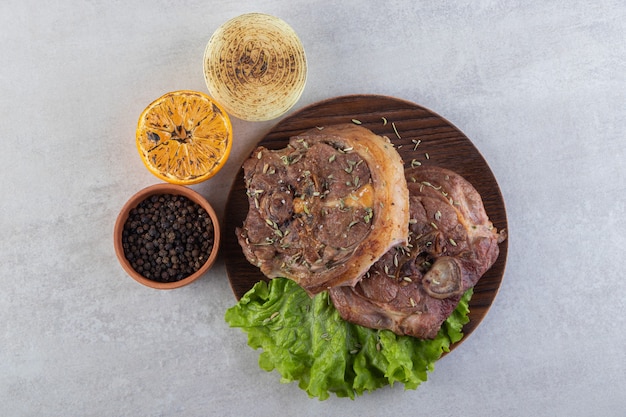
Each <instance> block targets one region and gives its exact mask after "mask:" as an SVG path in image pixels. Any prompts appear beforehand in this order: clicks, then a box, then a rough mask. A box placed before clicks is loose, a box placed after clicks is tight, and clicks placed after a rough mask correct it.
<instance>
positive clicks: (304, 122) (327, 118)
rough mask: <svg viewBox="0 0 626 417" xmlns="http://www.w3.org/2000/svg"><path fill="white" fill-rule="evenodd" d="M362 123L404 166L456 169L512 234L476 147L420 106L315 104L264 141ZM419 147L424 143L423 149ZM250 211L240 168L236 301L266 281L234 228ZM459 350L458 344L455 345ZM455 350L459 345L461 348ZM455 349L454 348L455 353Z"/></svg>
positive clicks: (485, 296)
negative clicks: (384, 140) (392, 147)
mask: <svg viewBox="0 0 626 417" xmlns="http://www.w3.org/2000/svg"><path fill="white" fill-rule="evenodd" d="M355 121H356V122H357V123H358V122H360V123H361V125H362V126H364V127H366V128H368V129H370V130H371V131H373V132H374V133H376V134H378V135H385V136H387V137H388V138H389V139H391V141H392V142H393V143H394V144H395V146H396V149H397V150H398V152H399V153H400V155H401V156H402V158H403V160H404V163H405V167H410V166H411V163H412V162H413V161H416V162H419V163H421V164H422V165H437V166H441V167H444V168H448V169H451V170H453V171H455V172H457V173H458V174H460V175H462V176H463V177H465V178H466V179H467V180H468V181H470V182H471V183H472V184H473V185H474V187H475V188H476V189H477V190H478V192H479V193H480V195H481V196H482V199H483V203H484V205H485V210H486V211H487V215H488V216H489V218H490V220H491V221H492V222H493V224H494V226H495V227H497V229H498V230H501V229H507V219H506V210H505V206H504V201H503V199H502V194H501V192H500V188H499V187H498V184H497V182H496V179H495V177H494V175H493V173H492V172H491V169H490V168H489V166H488V165H487V162H486V161H485V159H484V158H483V157H482V155H481V154H480V152H479V151H478V150H477V149H476V147H475V146H474V145H473V144H472V142H471V141H470V140H469V139H468V138H467V137H466V136H465V135H464V134H463V133H462V132H461V131H460V130H459V129H457V128H456V127H455V126H453V125H452V124H451V123H450V122H448V121H447V120H445V119H444V118H442V117H441V116H439V115H437V114H435V113H433V112H432V111H430V110H428V109H425V108H423V107H421V106H419V105H417V104H414V103H411V102H408V101H405V100H401V99H397V98H393V97H387V96H378V95H352V96H342V97H335V98H331V99H328V100H324V101H321V102H318V103H315V104H312V105H310V106H308V107H306V108H303V109H302V110H299V111H298V112H296V113H294V114H292V115H291V116H289V117H287V118H285V119H283V120H281V121H280V122H278V123H277V124H276V125H275V126H274V127H273V128H272V129H271V130H270V132H269V133H268V134H267V135H266V136H265V137H264V138H263V139H261V141H260V142H259V145H263V146H265V147H266V148H268V149H280V148H283V147H285V146H286V145H287V143H288V141H289V138H290V137H291V136H294V135H296V134H299V133H302V132H304V131H306V130H309V129H312V128H315V127H322V126H329V125H333V124H339V123H350V122H353V123H354V122H355ZM418 143H419V144H418ZM247 212H248V199H247V196H246V189H245V184H244V181H243V169H240V170H239V171H238V173H237V175H236V177H235V180H234V183H233V185H232V187H231V190H230V194H229V196H228V200H227V202H226V210H225V218H224V225H223V229H222V249H221V251H222V256H223V257H224V260H225V263H226V272H227V274H228V279H229V281H230V285H231V288H232V290H233V292H234V294H235V297H236V298H237V299H239V298H241V297H242V296H243V295H244V294H245V293H246V292H247V291H248V290H249V289H251V288H252V286H253V285H254V284H255V283H257V282H258V281H260V280H264V279H266V278H265V277H264V276H263V275H262V274H261V272H260V271H259V269H258V268H256V267H254V266H253V265H251V264H250V263H248V261H247V260H246V258H245V257H244V255H243V253H242V251H241V248H240V246H239V243H238V242H237V238H236V236H235V228H236V227H240V226H241V225H242V224H243V221H244V219H245V217H246V214H247ZM507 248H508V240H505V241H504V242H502V243H501V244H500V255H499V257H498V259H497V261H496V263H495V264H494V265H493V266H492V267H491V269H490V270H489V271H487V273H485V275H484V276H483V277H482V278H481V279H480V281H479V282H478V284H477V285H476V287H475V288H474V295H473V297H472V299H471V302H470V321H469V323H467V324H466V325H465V326H464V328H463V332H464V334H465V337H464V338H463V339H465V338H466V337H467V336H468V335H469V334H470V333H472V331H474V329H475V328H476V327H477V326H478V325H479V324H480V322H481V321H482V319H483V318H484V317H485V315H486V314H487V311H488V310H489V307H490V306H491V303H492V302H493V300H494V298H495V296H496V293H497V292H498V289H499V288H500V283H501V281H502V276H503V274H504V268H505V264H506V257H507ZM456 345H458V343H457V344H456ZM456 345H455V346H456ZM455 346H451V349H452V348H454V347H455Z"/></svg>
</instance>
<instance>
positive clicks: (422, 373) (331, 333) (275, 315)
mask: <svg viewBox="0 0 626 417" xmlns="http://www.w3.org/2000/svg"><path fill="white" fill-rule="evenodd" d="M471 296H472V290H471V289H470V290H468V291H467V292H466V293H465V294H464V295H463V297H462V299H461V301H460V302H459V305H458V306H457V308H456V310H455V311H454V312H453V314H452V315H451V316H450V317H449V318H448V319H447V320H446V321H445V322H444V324H443V325H442V327H441V330H440V331H439V334H438V335H437V337H436V338H435V339H433V340H422V339H416V338H413V337H410V336H398V335H396V334H394V333H393V332H391V331H389V330H373V329H368V328H365V327H362V326H358V325H355V324H352V323H348V322H346V321H344V320H343V319H342V318H341V317H340V315H339V313H338V311H337V310H336V309H335V308H334V306H333V304H332V302H331V300H330V298H329V296H328V293H327V292H324V293H321V294H318V295H316V296H315V297H313V298H311V297H309V296H308V294H307V293H306V292H305V291H304V290H303V289H302V288H301V287H300V286H298V285H297V284H296V283H295V282H293V281H291V280H288V279H282V278H280V279H273V280H271V281H270V282H269V283H267V282H264V281H261V282H258V283H257V284H256V285H255V286H254V287H253V288H252V289H251V290H250V291H248V292H247V293H246V294H245V295H244V296H243V297H242V298H241V299H240V300H239V302H238V303H237V304H236V305H234V306H233V307H231V308H229V309H228V310H227V311H226V314H225V319H226V322H227V323H228V324H229V325H230V326H231V327H238V328H241V329H242V330H243V331H244V332H246V333H247V335H248V345H249V346H250V347H252V348H254V349H262V352H261V354H260V356H259V366H260V367H261V368H262V369H264V370H266V371H268V372H269V371H272V370H274V369H276V370H277V371H278V372H279V373H280V375H281V382H283V383H290V382H294V381H297V382H298V386H299V387H300V388H301V389H303V390H304V391H306V393H307V394H308V395H309V396H310V397H312V398H313V397H317V398H318V399H320V400H325V399H327V398H329V396H330V393H334V394H335V395H336V396H338V397H348V398H351V399H354V398H355V396H358V395H362V394H363V393H364V392H366V391H368V392H369V391H373V390H375V389H377V388H380V387H383V386H386V385H391V386H393V384H395V383H401V384H404V387H405V389H416V388H417V387H418V386H419V385H420V384H421V383H422V382H424V381H426V379H427V373H428V372H432V371H433V370H434V363H435V362H436V361H437V360H438V359H439V358H440V357H441V355H442V353H443V352H448V351H449V349H450V345H451V344H452V343H455V342H458V341H459V340H461V338H462V337H463V333H462V328H463V325H464V324H465V323H467V322H468V321H469V317H468V314H469V307H468V303H469V300H470V298H471Z"/></svg>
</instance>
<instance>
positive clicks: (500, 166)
mask: <svg viewBox="0 0 626 417" xmlns="http://www.w3.org/2000/svg"><path fill="white" fill-rule="evenodd" d="M255 11H256V12H264V13H269V14H274V15H276V16H279V17H281V18H283V19H284V20H286V21H287V22H288V23H289V24H290V25H291V26H292V27H293V28H294V29H295V30H296V32H297V33H298V34H299V35H300V37H301V40H302V42H303V44H304V46H305V49H306V53H307V58H308V61H309V79H308V84H307V87H306V89H305V91H304V94H303V96H302V98H301V100H300V101H299V102H298V104H297V105H296V107H295V108H294V110H295V109H297V108H301V107H303V106H305V105H308V104H311V103H314V102H316V101H318V100H321V99H325V98H329V97H333V96H338V95H344V94H352V93H374V94H385V95H392V96H397V97H400V98H403V99H407V100H410V101H413V102H416V103H419V104H421V105H423V106H425V107H428V108H430V109H432V110H433V111H435V112H437V113H439V114H441V115H442V116H444V117H445V118H447V119H448V120H450V121H451V122H452V123H454V124H455V125H456V126H457V127H459V128H460V129H461V130H462V131H463V132H464V133H465V134H466V135H467V136H468V137H469V138H470V139H471V140H472V141H473V142H474V144H475V145H476V146H477V147H478V149H479V150H480V151H481V153H482V154H483V155H484V157H485V158H486V160H487V161H488V163H489V165H490V166H491V168H492V170H493V172H494V174H495V176H496V178H497V179H498V182H499V184H500V187H501V189H502V193H503V195H504V198H505V201H506V205H507V211H508V220H509V230H510V241H509V256H508V263H507V268H506V273H505V276H504V280H503V283H502V286H501V288H500V292H499V294H498V296H497V297H496V299H495V302H494V304H493V306H492V308H491V310H490V311H489V314H488V315H487V317H486V318H485V320H484V321H483V322H482V323H481V325H480V326H479V327H478V329H477V330H476V331H475V332H474V333H473V334H472V335H471V336H470V337H469V338H468V339H467V340H466V341H465V342H464V343H463V345H462V346H460V347H459V348H458V349H456V350H455V351H454V352H453V353H452V354H450V355H448V356H447V357H445V358H444V359H442V360H441V361H439V362H438V363H437V365H436V368H435V371H434V372H433V373H431V374H430V377H429V380H428V382H426V383H424V384H423V385H422V386H421V387H420V388H419V389H417V390H416V391H404V389H403V388H402V386H395V387H393V388H390V389H381V390H378V391H375V392H374V393H371V394H368V395H364V396H362V397H359V398H358V399H357V400H355V401H350V400H346V399H338V398H334V397H332V398H331V399H329V400H327V401H324V402H320V401H318V400H316V399H309V398H308V397H307V396H306V394H305V393H304V392H303V391H301V390H299V389H298V388H297V386H296V384H281V383H280V382H279V379H280V378H279V376H278V375H277V374H276V373H267V372H265V371H262V370H260V369H259V367H258V366H257V358H258V352H256V351H253V350H252V349H249V348H248V347H247V345H246V338H245V335H244V334H243V333H241V332H240V331H239V330H237V329H230V328H229V327H228V326H227V325H226V324H225V322H224V319H223V316H224V311H225V310H226V309H227V308H228V307H230V306H231V305H232V304H233V303H234V301H235V299H234V296H233V294H232V292H231V290H230V287H229V283H228V280H227V277H226V273H225V268H224V265H223V260H221V259H220V260H219V261H218V264H217V266H216V267H215V268H214V269H213V270H211V271H210V272H209V273H207V274H206V275H205V276H204V277H202V279H200V280H199V281H197V282H196V283H194V284H193V285H190V286H188V287H185V288H182V289H178V290H175V291H169V292H168V291H157V290H151V289H148V288H146V287H143V286H141V285H139V284H137V283H136V282H135V281H133V280H131V279H130V278H129V277H128V276H127V275H126V274H125V273H124V271H123V270H122V268H121V267H120V265H119V264H118V262H117V260H116V257H115V254H114V250H113V243H112V229H113V224H114V222H115V218H116V216H117V213H118V211H119V209H120V208H121V207H122V205H123V204H124V202H125V201H126V200H127V199H128V198H129V197H130V196H131V195H132V194H134V193H135V192H136V191H138V190H139V189H141V188H143V187H145V186H148V185H151V184H154V183H156V182H158V180H157V179H156V178H155V177H153V176H152V175H151V174H149V173H148V171H147V170H146V169H145V168H144V167H143V165H142V163H141V161H140V160H139V158H138V156H137V151H136V150H135V144H134V131H135V126H136V122H137V118H138V116H139V114H140V113H141V111H142V110H143V109H144V107H145V106H146V105H147V104H148V103H150V102H151V101H152V100H154V99H155V98H157V97H159V96H160V95H161V94H163V93H165V92H167V91H171V90H178V89H192V90H199V91H206V86H205V84H204V79H203V75H202V68H201V66H202V55H203V52H204V47H205V45H206V42H207V41H208V39H209V37H210V36H211V34H212V33H213V31H214V30H215V29H217V27H218V26H219V25H221V24H222V23H223V22H225V21H226V20H228V19H230V18H232V17H234V16H237V15H239V14H242V13H247V12H255ZM0 34H1V40H2V42H0V60H1V64H0V139H1V140H2V142H1V143H2V147H1V149H0V173H1V175H2V181H1V182H0V194H1V195H2V200H1V203H0V233H1V235H0V236H1V237H0V280H1V284H2V287H1V290H0V415H3V416H208V415H222V416H230V415H232V416H243V415H254V416H257V415H258V416H277V415H298V416H318V415H342V416H380V415H408V414H411V415H420V416H421V415H423V416H426V415H428V416H456V415H464V416H570V417H571V416H591V415H598V416H624V415H625V414H624V413H626V411H624V410H626V395H625V394H624V393H625V389H626V347H625V344H626V319H625V317H626V301H625V299H626V295H625V294H626V280H625V279H624V276H623V274H624V270H626V261H625V259H626V257H625V256H624V253H623V252H624V247H626V220H625V218H626V196H625V195H626V165H625V155H624V145H625V142H626V138H625V136H624V126H625V125H626V75H625V74H626V42H625V39H626V3H624V2H623V1H622V0H601V1H582V0H573V1H564V0H560V1H544V0H542V1H535V0H531V1H513V0H478V1H469V0H466V1H449V2H425V1H414V0H410V1H406V0H388V1H386V2H374V1H356V0H347V1H342V2H331V1H323V0H309V1H293V0H289V1H285V0H274V1H263V0H249V1H229V2H226V1H222V2H217V1H214V0H205V1H198V0H184V1H180V2H171V1H162V0H157V1H145V0H137V1H117V0H115V1H109V2H98V1H69V0H59V1H52V2H38V1H34V0H19V1H18V0H4V1H3V2H2V3H1V4H0ZM275 122H276V121H271V122H262V123H252V122H244V121H241V120H237V119H234V120H233V125H234V133H235V136H236V140H235V143H234V147H233V152H232V155H231V158H230V160H229V162H228V163H227V165H226V166H225V167H224V169H223V170H222V171H221V172H220V173H219V174H218V175H217V176H216V177H214V178H213V179H211V180H209V181H208V182H206V183H203V184H201V185H198V186H194V188H195V189H196V190H198V191H199V192H201V193H202V194H203V195H204V196H205V197H206V198H208V199H209V200H210V201H211V202H212V203H213V204H214V205H215V206H216V208H217V211H218V214H219V215H220V216H221V217H222V216H223V214H224V213H223V211H224V204H225V200H226V195H227V192H228V190H229V189H230V186H231V183H232V179H233V176H234V173H235V172H236V171H237V169H238V167H239V166H240V164H241V162H242V161H243V159H244V158H245V157H246V156H247V154H248V152H250V150H251V149H252V147H253V146H254V144H255V142H256V141H258V140H259V139H260V138H261V137H262V136H263V134H264V133H265V132H267V131H268V130H269V129H270V128H271V127H272V125H273V124H274V123H275Z"/></svg>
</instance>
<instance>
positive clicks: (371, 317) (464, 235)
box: [330, 166, 505, 339]
mask: <svg viewBox="0 0 626 417" xmlns="http://www.w3.org/2000/svg"><path fill="white" fill-rule="evenodd" d="M405 175H406V179H407V184H408V188H409V194H410V197H409V201H410V203H409V207H410V220H409V244H408V245H404V246H402V245H399V246H396V247H394V248H392V249H391V250H389V251H388V252H387V253H386V254H385V255H384V256H383V257H381V259H380V260H379V261H377V262H376V263H375V264H374V265H373V266H372V268H371V269H370V270H369V271H368V272H367V273H366V274H365V275H364V277H363V279H362V280H361V281H360V282H359V283H358V284H357V285H356V286H355V287H341V288H332V289H331V290H330V295H331V299H332V301H333V303H334V305H335V307H336V308H337V310H339V313H340V314H341V316H342V317H343V318H344V319H345V320H347V321H350V322H353V323H357V324H359V325H362V326H365V327H369V328H376V329H390V330H392V331H393V332H394V333H396V334H400V335H410V336H414V337H418V338H428V339H432V338H434V337H435V336H436V335H437V332H438V331H439V329H440V327H441V324H442V323H443V322H444V321H445V319H446V318H447V317H448V316H449V315H450V314H451V313H452V311H454V309H455V308H456V306H457V304H458V302H459V299H460V298H461V296H462V295H463V293H464V292H465V291H466V290H468V289H469V288H471V287H473V286H474V285H475V284H476V282H477V281H478V279H479V278H480V277H481V276H482V275H483V274H484V273H485V272H486V271H487V270H488V269H489V268H490V267H491V265H493V263H494V262H495V260H496V258H497V257H498V253H499V250H498V243H499V242H500V241H502V240H503V239H504V238H505V235H504V233H500V234H499V233H498V232H497V231H496V230H495V228H494V227H493V225H492V224H491V222H490V221H489V219H488V217H487V214H486V213H485V209H484V207H483V203H482V199H481V197H480V195H479V194H478V192H477V191H476V190H475V189H474V187H473V186H472V185H471V184H470V183H469V182H467V181H466V180H465V179H464V178H462V177H461V176H460V175H458V174H455V173H454V172H452V171H449V170H446V169H442V168H437V167H425V166H424V167H416V168H410V169H407V170H406V171H405Z"/></svg>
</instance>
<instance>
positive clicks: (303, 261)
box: [236, 124, 409, 294]
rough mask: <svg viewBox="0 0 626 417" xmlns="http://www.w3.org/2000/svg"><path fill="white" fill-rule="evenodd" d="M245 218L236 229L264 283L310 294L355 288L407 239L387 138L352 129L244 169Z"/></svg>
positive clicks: (315, 135)
mask: <svg viewBox="0 0 626 417" xmlns="http://www.w3.org/2000/svg"><path fill="white" fill-rule="evenodd" d="M243 169H244V180H245V183H246V189H247V194H248V202H249V211H248V214H247V217H246V219H245V220H244V223H243V226H242V227H241V228H238V229H237V230H236V233H237V239H238V241H239V244H240V245H241V247H242V249H243V252H244V254H245V256H246V258H247V259H248V261H249V262H251V263H252V264H253V265H256V266H258V267H259V268H260V269H261V271H262V272H263V273H264V274H265V275H266V276H267V277H269V278H275V277H286V278H290V279H293V280H295V281H296V282H298V284H300V286H302V287H303V288H304V289H305V290H306V291H307V292H309V294H315V293H318V292H320V291H323V290H326V289H327V288H330V287H334V286H343V285H349V286H351V285H354V284H356V282H357V280H358V279H360V278H361V277H362V276H363V274H364V273H365V272H366V271H367V270H368V269H369V268H370V266H371V265H372V264H373V263H374V262H375V261H376V260H378V258H380V257H381V256H382V255H383V254H385V253H386V252H387V251H388V250H389V249H390V248H391V247H393V246H395V245H397V244H400V243H406V239H407V237H408V230H407V227H406V226H407V224H408V220H409V218H408V189H407V184H406V180H405V177H404V174H403V163H402V159H401V158H400V155H399V154H398V152H397V151H396V150H395V148H394V147H393V145H392V144H391V143H390V141H389V140H388V139H387V138H384V137H381V136H377V135H375V134H374V133H372V132H371V131H370V130H368V129H365V128H363V127H360V126H356V125H354V124H343V125H336V126H330V127H325V128H323V129H321V130H320V129H312V130H310V131H307V132H305V133H303V134H301V135H297V136H294V137H292V138H290V140H289V145H288V146H287V147H285V148H283V149H280V150H269V149H266V148H265V147H258V148H257V149H256V150H254V151H253V152H252V155H251V156H250V158H249V159H248V160H246V161H245V162H244V165H243Z"/></svg>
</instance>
